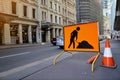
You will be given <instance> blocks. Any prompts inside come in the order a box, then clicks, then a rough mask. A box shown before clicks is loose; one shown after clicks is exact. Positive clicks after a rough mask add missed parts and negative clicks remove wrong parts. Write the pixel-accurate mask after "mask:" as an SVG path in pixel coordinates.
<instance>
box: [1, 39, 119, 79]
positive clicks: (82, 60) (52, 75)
mask: <svg viewBox="0 0 120 80" xmlns="http://www.w3.org/2000/svg"><path fill="white" fill-rule="evenodd" d="M110 42H111V50H112V53H113V57H114V60H115V64H117V68H116V69H110V68H104V67H101V66H100V65H101V62H102V61H101V58H102V54H103V52H104V45H105V44H104V41H101V42H100V46H101V53H102V54H101V56H100V58H99V59H98V60H97V62H96V64H95V70H94V72H92V71H91V64H87V60H88V59H89V58H90V56H93V55H95V54H96V53H93V52H73V54H74V53H77V54H74V56H73V57H69V55H67V57H68V58H65V59H61V60H60V62H59V61H58V62H57V64H56V65H53V58H54V57H55V55H56V54H58V53H60V52H61V51H62V49H59V48H58V46H52V45H44V46H32V47H23V48H11V49H4V50H0V55H1V56H0V65H1V67H0V72H1V73H0V77H1V79H0V80H93V79H94V80H108V79H109V80H113V79H114V80H120V76H119V73H120V72H119V71H120V65H119V64H120V62H119V57H120V56H119V46H120V41H118V40H111V41H110ZM65 54H66V53H64V55H63V56H61V57H64V56H66V55H65Z"/></svg>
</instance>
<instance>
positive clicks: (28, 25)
mask: <svg viewBox="0 0 120 80" xmlns="http://www.w3.org/2000/svg"><path fill="white" fill-rule="evenodd" d="M75 5H76V4H75V1H74V0H0V44H24V43H40V42H50V40H51V38H53V37H56V36H59V35H63V26H64V25H69V24H75V23H76V16H75V15H76V11H75Z"/></svg>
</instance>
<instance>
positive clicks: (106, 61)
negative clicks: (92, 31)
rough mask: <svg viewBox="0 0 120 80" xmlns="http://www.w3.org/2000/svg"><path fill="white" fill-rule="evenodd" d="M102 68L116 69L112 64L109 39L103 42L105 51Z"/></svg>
mask: <svg viewBox="0 0 120 80" xmlns="http://www.w3.org/2000/svg"><path fill="white" fill-rule="evenodd" d="M102 66H104V67H108V68H116V64H115V63H114V59H113V57H112V52H111V49H110V42H109V39H106V42H105V50H104V55H103V58H102Z"/></svg>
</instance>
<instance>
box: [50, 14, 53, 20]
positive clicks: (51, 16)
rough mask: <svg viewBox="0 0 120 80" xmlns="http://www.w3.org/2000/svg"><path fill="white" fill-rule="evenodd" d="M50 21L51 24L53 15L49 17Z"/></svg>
mask: <svg viewBox="0 0 120 80" xmlns="http://www.w3.org/2000/svg"><path fill="white" fill-rule="evenodd" d="M50 21H51V22H53V15H52V14H51V15H50Z"/></svg>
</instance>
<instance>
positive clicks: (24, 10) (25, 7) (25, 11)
mask: <svg viewBox="0 0 120 80" xmlns="http://www.w3.org/2000/svg"><path fill="white" fill-rule="evenodd" d="M23 16H27V6H23Z"/></svg>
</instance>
